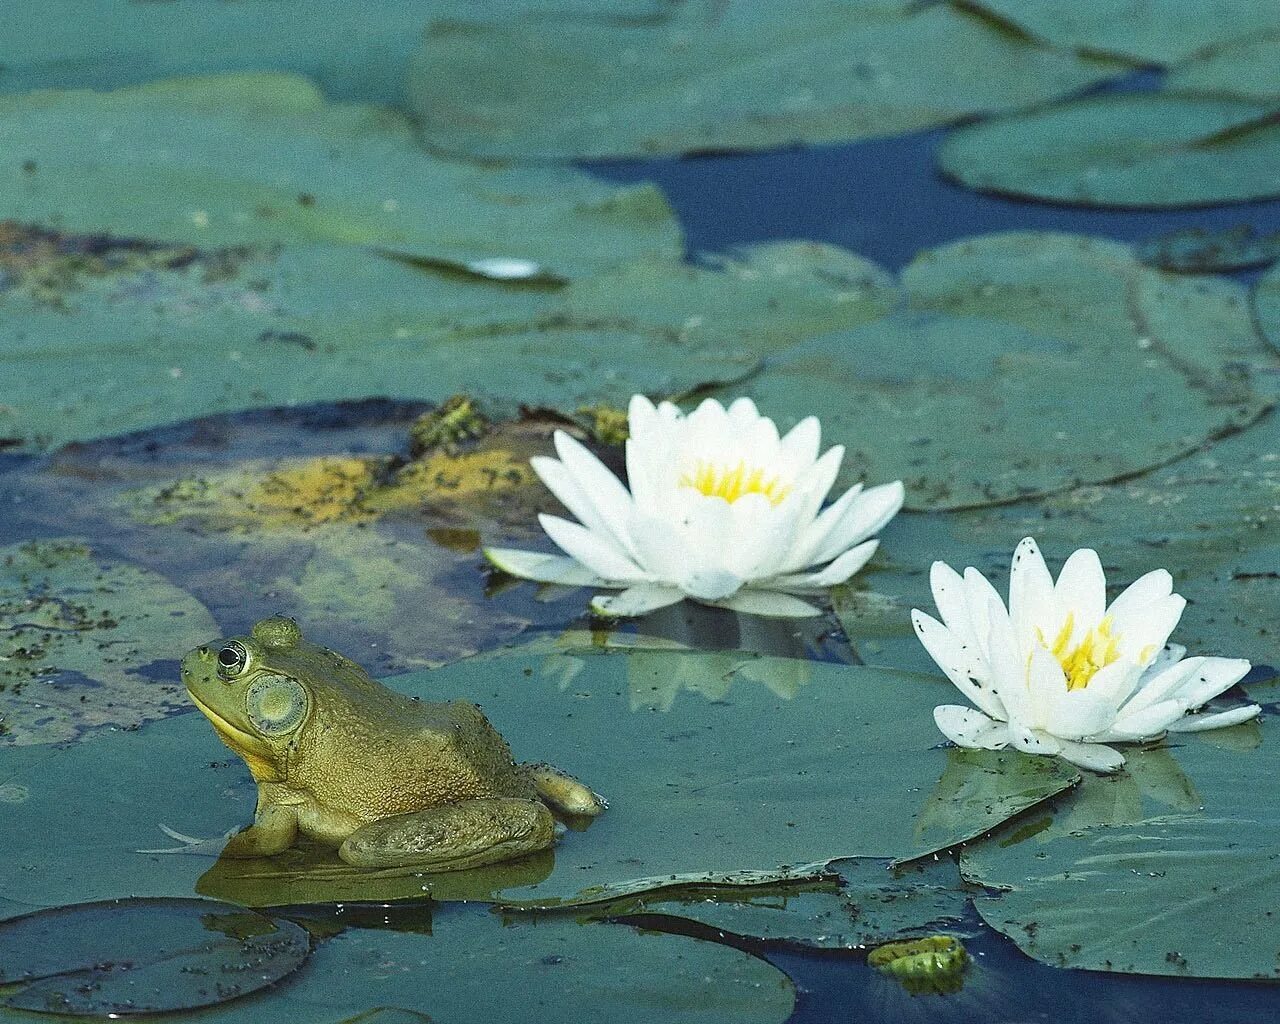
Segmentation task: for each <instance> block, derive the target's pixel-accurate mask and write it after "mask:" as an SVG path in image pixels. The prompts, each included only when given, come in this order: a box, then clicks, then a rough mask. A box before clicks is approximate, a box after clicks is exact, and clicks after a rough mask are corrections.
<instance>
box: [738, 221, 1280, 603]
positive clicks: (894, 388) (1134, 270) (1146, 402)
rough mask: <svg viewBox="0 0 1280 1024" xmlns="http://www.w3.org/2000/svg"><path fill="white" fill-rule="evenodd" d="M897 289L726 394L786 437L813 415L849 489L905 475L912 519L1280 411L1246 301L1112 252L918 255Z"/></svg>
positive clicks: (976, 243)
mask: <svg viewBox="0 0 1280 1024" xmlns="http://www.w3.org/2000/svg"><path fill="white" fill-rule="evenodd" d="M902 288H903V292H904V294H905V307H904V308H903V309H902V310H900V311H898V312H896V313H894V314H892V315H890V316H888V317H886V318H885V319H882V320H878V321H874V322H871V323H868V324H865V325H863V326H861V327H857V328H854V329H853V330H847V331H843V332H839V333H833V334H828V335H823V336H819V337H815V338H811V339H809V340H807V341H802V342H801V343H800V344H798V345H796V346H794V347H792V348H790V349H786V350H783V351H781V352H779V353H777V354H776V355H774V356H773V357H771V358H770V359H769V360H768V361H767V362H766V365H765V369H764V371H763V372H762V373H760V374H758V375H757V376H755V377H753V378H751V379H750V380H748V381H746V382H745V383H744V384H742V385H740V386H738V387H735V388H734V389H733V393H734V394H737V393H740V392H745V393H746V394H748V395H750V396H751V397H753V398H754V399H755V400H756V402H757V403H758V404H759V406H760V408H761V410H762V411H764V412H765V413H766V414H768V415H770V416H773V417H774V418H776V419H778V420H779V421H780V423H779V425H780V426H783V427H786V426H789V425H791V424H793V423H796V422H798V421H799V420H800V419H801V418H803V417H804V416H807V415H810V414H813V415H816V416H817V417H818V418H819V419H820V420H821V421H822V425H823V430H824V436H825V438H826V439H827V440H829V441H831V442H838V443H841V444H843V445H845V447H846V450H847V455H846V458H845V463H844V467H845V468H844V479H845V480H847V481H850V482H851V481H853V480H857V479H866V480H867V481H869V482H873V483H874V482H877V481H884V480H893V479H902V480H903V482H904V483H905V485H906V490H907V505H908V507H910V508H915V509H954V508H964V507H969V506H977V505H985V504H995V503H1001V502H1007V501H1012V500H1016V499H1020V498H1027V497H1031V496H1034V495H1037V494H1045V493H1050V492H1053V491H1059V490H1063V489H1065V488H1069V487H1072V486H1077V485H1080V484H1084V483H1101V482H1105V481H1108V480H1114V479H1118V478H1122V477H1127V476H1130V475H1132V474H1134V473H1137V472H1140V471H1143V470H1146V469H1150V468H1151V467H1153V466H1157V465H1160V464H1162V463H1165V462H1167V461H1169V460H1170V459H1173V458H1176V457H1178V456H1181V455H1184V454H1186V453H1187V452H1189V451H1192V450H1194V449H1195V448H1197V447H1199V446H1200V445H1202V444H1204V443H1205V442H1206V441H1207V440H1210V439H1212V438H1213V437H1216V436H1218V435H1220V434H1223V433H1227V432H1230V431H1233V430H1237V429H1239V428H1240V427H1242V426H1244V425H1247V424H1248V423H1250V422H1252V421H1253V420H1254V419H1255V418H1256V417H1257V416H1258V415H1259V413H1260V412H1261V411H1262V410H1263V409H1265V408H1266V407H1267V406H1268V405H1269V404H1270V403H1271V402H1272V401H1274V385H1273V384H1270V383H1268V377H1269V376H1273V375H1274V374H1275V371H1276V368H1277V366H1278V365H1280V362H1278V361H1277V359H1276V358H1275V355H1274V353H1272V352H1271V351H1270V350H1269V349H1268V348H1267V347H1266V346H1265V345H1264V344H1263V343H1262V342H1261V339H1259V338H1258V336H1257V332H1256V330H1255V329H1254V326H1253V323H1252V321H1251V319H1250V316H1249V310H1248V305H1247V302H1246V301H1245V293H1244V291H1243V290H1242V289H1241V288H1240V287H1239V286H1237V285H1235V284H1233V283H1229V282H1224V281H1217V280H1203V279H1187V278H1183V277H1178V276H1174V275H1168V274H1161V273H1159V272H1156V271H1152V270H1150V269H1148V268H1146V267H1143V266H1142V265H1141V264H1139V263H1138V262H1137V261H1136V260H1135V259H1134V257H1133V255H1132V253H1131V251H1130V250H1129V249H1128V248H1127V247H1125V246H1122V245H1118V244H1116V243H1111V242H1106V241H1101V240H1097V239H1090V238H1085V237H1080V236H1072V235H1058V234H1047V233H1018V234H1005V235H992V236H982V237H979V238H974V239H969V240H966V241H963V242H957V243H954V244H951V245H947V246H943V247H941V248H939V249H936V250H932V251H930V252H925V253H922V254H921V255H919V256H918V257H917V258H916V260H915V262H913V263H912V264H911V265H910V266H909V267H907V268H906V270H905V271H904V272H903V275H902ZM726 397H727V392H726ZM880 589H883V588H880Z"/></svg>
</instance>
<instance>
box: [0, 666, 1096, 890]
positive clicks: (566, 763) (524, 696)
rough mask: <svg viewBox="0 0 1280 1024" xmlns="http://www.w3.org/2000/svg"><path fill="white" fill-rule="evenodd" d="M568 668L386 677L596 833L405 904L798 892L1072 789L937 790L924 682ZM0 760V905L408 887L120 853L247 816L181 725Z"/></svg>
mask: <svg viewBox="0 0 1280 1024" xmlns="http://www.w3.org/2000/svg"><path fill="white" fill-rule="evenodd" d="M575 658H576V660H575V662H574V664H573V668H574V672H573V673H572V674H571V675H570V676H569V678H568V679H566V678H565V674H564V673H563V672H562V668H563V665H564V662H563V658H562V657H560V656H552V657H532V658H529V657H524V656H522V655H521V654H520V653H519V652H515V653H513V654H510V655H506V656H498V657H492V658H483V659H474V660H472V661H464V662H458V663H455V664H453V665H449V666H446V667H444V668H442V669H438V670H435V671H432V672H428V673H423V674H414V675H407V676H401V677H399V678H397V679H396V680H395V685H396V686H397V688H399V689H400V690H402V691H403V692H406V693H411V694H417V695H421V696H423V697H427V698H429V699H433V700H437V699H444V698H467V699H471V700H475V701H477V702H478V703H480V704H481V705H483V706H484V708H485V710H486V712H487V713H488V714H489V716H490V717H491V718H492V720H493V721H494V723H495V725H497V726H498V728H499V729H501V730H502V731H503V733H504V735H506V737H507V739H508V740H509V741H510V743H511V745H512V748H513V750H514V751H515V754H516V756H517V757H519V758H525V759H532V760H542V759H546V760H550V761H552V762H554V763H557V764H559V765H560V766H561V767H563V768H564V769H566V770H568V771H571V772H573V773H574V774H576V775H578V776H580V777H581V778H583V779H585V780H587V781H588V782H589V783H590V784H591V785H592V786H593V787H595V788H597V789H598V790H599V791H600V792H602V793H604V794H605V796H606V797H608V798H609V800H610V801H611V807H610V809H609V811H608V812H607V813H606V814H605V815H604V816H603V817H601V818H600V819H598V820H597V821H595V822H594V823H592V824H591V825H590V826H589V827H587V828H586V829H585V830H584V831H574V832H570V833H569V834H568V835H566V836H565V837H564V840H563V841H562V842H561V843H560V845H559V846H558V847H557V848H556V850H555V852H554V863H553V864H552V865H551V869H550V873H549V875H547V877H545V879H542V880H537V879H536V878H535V879H533V880H531V879H530V878H529V877H528V871H527V870H526V868H525V867H524V866H520V865H511V866H509V868H508V869H507V870H510V871H516V872H517V875H518V876H519V875H520V874H523V877H517V878H516V880H515V881H514V882H506V881H504V879H503V878H502V877H501V875H502V873H503V872H496V873H495V872H481V873H480V874H479V875H476V876H474V877H473V878H470V879H469V878H468V873H448V874H446V875H443V876H437V878H432V877H431V876H421V877H418V878H416V879H414V880H413V882H412V883H409V884H414V883H416V886H417V890H418V895H423V894H429V895H433V896H439V897H441V898H459V897H465V896H469V897H472V898H479V899H490V900H499V901H500V902H503V903H507V904H519V905H523V906H553V905H558V904H563V903H566V902H601V901H606V900H610V899H615V898H618V897H620V896H625V895H627V894H630V893H636V892H643V891H645V890H650V889H654V888H663V887H670V886H673V885H679V884H698V883H706V882H734V881H738V882H744V881H745V882H761V881H770V880H772V881H777V880H779V879H784V878H788V877H812V876H813V875H814V873H815V871H816V870H817V867H816V866H815V862H825V861H828V860H831V859H832V858H834V857H841V856H875V857H892V858H899V859H907V858H913V857H916V856H920V855H923V854H926V853H928V852H930V851H933V850H937V849H941V848H944V847H950V846H953V845H955V844H956V843H958V842H961V841H964V840H967V839H971V838H973V837H974V836H977V835H980V834H982V833H984V832H987V831H989V830H990V829H992V828H994V827H995V826H996V825H997V824H999V823H1000V822H1002V821H1004V820H1005V819H1007V818H1008V817H1010V816H1011V815H1015V814H1018V813H1020V812H1021V811H1024V810H1026V809H1027V808H1029V807H1032V806H1034V805H1035V804H1037V803H1038V802H1040V801H1042V800H1044V799H1046V798H1048V797H1050V796H1052V795H1054V794H1056V793H1059V792H1061V791H1063V790H1064V789H1066V788H1068V787H1070V786H1071V785H1073V784H1074V783H1075V782H1076V781H1077V779H1078V776H1077V775H1076V773H1075V772H1074V771H1073V770H1072V769H1071V768H1070V767H1069V766H1067V765H1064V764H1061V763H1058V762H1055V761H1052V760H1049V759H1045V758H1032V757H1027V756H1024V755H1021V754H1016V753H996V752H984V753H981V754H977V755H974V756H973V758H972V759H970V760H969V761H968V762H967V763H966V765H965V766H964V770H965V774H966V776H967V778H968V782H967V785H966V786H965V787H957V786H956V785H955V784H954V783H953V782H950V781H947V780H948V779H950V778H951V776H953V775H954V774H955V766H954V764H953V762H952V756H951V755H950V754H949V753H948V752H947V751H946V750H944V749H941V747H940V746H939V738H938V735H937V731H936V729H935V727H934V725H933V718H932V710H933V707H934V705H935V704H937V703H940V702H941V701H943V700H946V699H949V694H950V687H949V684H948V683H946V681H945V680H942V679H938V680H932V679H925V678H921V677H918V676H913V675H908V674H904V673H897V672H892V671H887V670H878V669H866V668H854V667H845V666H837V665H827V664H817V663H814V664H809V663H796V664H799V665H801V666H803V667H804V668H805V669H807V670H808V672H809V673H810V674H811V679H810V681H809V682H808V683H807V684H806V685H805V686H803V688H801V689H800V690H799V691H798V693H797V695H796V696H795V697H794V698H793V699H791V700H787V699H783V698H780V697H778V696H777V695H776V693H775V692H774V691H773V690H772V689H770V688H769V687H768V686H766V685H763V684H762V683H761V682H759V681H757V679H759V677H760V675H761V674H767V673H768V672H769V671H770V668H771V666H773V665H779V666H780V667H781V668H784V669H789V666H790V665H791V664H792V663H789V662H785V661H784V660H783V659H769V658H762V659H753V663H754V665H755V666H757V671H756V673H755V677H754V678H752V677H751V675H750V674H749V673H747V672H745V671H742V670H737V671H734V672H733V673H732V675H733V680H732V685H731V686H730V687H728V688H727V690H726V691H725V692H722V693H720V694H719V695H718V696H717V697H716V698H715V699H708V698H707V697H704V696H702V695H701V694H699V693H693V692H685V693H683V694H681V696H680V697H679V699H678V700H676V702H675V703H674V704H673V705H672V707H671V708H670V709H669V710H667V711H660V710H657V708H656V707H655V706H654V705H653V704H646V703H644V702H637V701H636V700H635V699H634V695H636V694H640V695H643V693H644V692H645V690H646V689H647V688H650V687H652V688H654V689H655V690H657V691H659V692H660V691H661V690H662V688H663V686H664V685H665V681H666V680H667V679H668V678H669V677H670V676H671V675H672V674H673V673H683V674H696V673H697V672H699V671H700V669H699V666H700V665H701V666H705V667H704V668H703V669H701V670H702V671H706V672H710V673H713V674H716V675H721V674H723V673H724V672H725V668H724V663H723V661H722V659H720V658H718V657H716V656H711V657H707V656H703V655H699V654H685V653H680V652H652V651H644V652H635V653H629V654H622V653H619V654H590V653H588V652H581V653H580V654H579V655H576V656H575ZM0 754H3V757H0V780H2V781H3V782H4V783H5V784H9V785H15V786H25V787H26V788H27V791H28V793H29V795H28V798H27V799H26V800H25V801H23V802H22V803H18V804H15V805H13V807H12V808H9V809H7V811H6V819H7V820H8V821H10V822H11V823H12V829H13V831H12V833H11V835H12V837H13V839H12V841H11V844H10V847H9V855H8V856H7V857H6V858H5V860H4V862H3V864H0V888H3V890H4V891H5V893H6V894H7V895H8V896H9V897H10V898H12V899H15V900H18V901H21V902H26V903H32V904H50V903H60V902H67V901H69V900H85V899H91V898H100V897H104V896H108V895H115V894H119V893H121V892H132V893H135V894H140V895H187V894H189V893H190V892H191V890H192V888H193V886H194V885H195V884H196V880H197V877H198V876H200V875H201V874H202V873H204V872H206V871H209V874H208V875H207V876H206V878H204V879H201V891H202V892H204V893H206V894H208V895H214V896H219V897H226V898H229V899H230V900H232V901H233V902H248V901H247V900H245V899H244V898H243V894H242V892H240V893H238V892H237V890H236V886H237V885H238V884H242V885H243V886H244V887H246V888H256V889H257V891H258V892H259V893H263V892H264V883H263V877H264V874H263V873H264V871H267V872H270V871H273V870H274V871H277V872H279V873H280V874H281V875H282V876H283V877H281V878H280V879H279V884H278V885H277V886H275V887H271V886H266V887H265V895H267V896H268V897H269V898H268V899H264V900H261V902H264V903H267V902H270V903H279V904H285V903H297V902H304V901H315V899H316V898H317V893H318V892H320V891H322V890H323V885H319V883H324V882H325V880H326V879H327V878H330V879H333V880H334V881H335V882H336V883H337V885H336V887H335V889H334V890H333V892H334V893H335V895H334V897H333V898H335V899H342V900H350V899H353V898H355V896H354V893H355V892H356V891H359V890H361V889H362V890H363V894H364V898H366V899H379V898H384V897H401V898H402V897H403V896H404V895H405V887H406V880H405V875H406V874H411V873H406V872H381V873H380V872H368V871H364V872H361V871H356V870H354V869H350V868H345V869H344V868H343V867H342V866H340V865H338V863H337V862H336V859H335V858H334V857H333V855H332V854H328V856H327V858H326V857H317V858H315V859H314V864H313V868H314V871H308V870H307V868H306V867H305V866H304V865H299V864H297V863H296V862H294V863H290V864H280V863H276V862H273V861H271V860H267V861H261V862H255V861H244V862H234V861H231V862H220V863H219V864H218V865H217V866H216V867H215V868H214V869H213V870H212V871H210V870H209V869H210V864H211V862H210V861H209V859H208V858H206V857H197V856H179V855H146V854H138V853H134V852H132V851H134V850H136V849H138V848H140V847H141V848H147V847H153V846H156V845H158V844H159V845H164V843H163V839H162V838H161V837H160V835H159V832H158V831H157V826H158V825H159V824H165V825H168V826H170V827H173V828H176V829H178V830H179V831H181V832H183V833H187V834H195V835H213V836H216V835H219V834H221V833H222V832H224V831H225V830H227V829H229V828H232V827H234V826H236V825H238V824H243V823H245V822H247V821H248V820H249V818H250V817H251V814H252V807H253V802H254V787H253V785H252V782H251V780H250V777H249V774H248V771H247V770H246V769H245V768H244V766H243V765H241V764H240V762H239V761H238V760H237V759H236V758H234V757H233V756H231V755H230V754H228V752H227V751H226V750H225V748H223V747H222V746H221V745H220V744H219V743H218V741H217V740H216V739H215V737H214V735H213V730H212V729H211V728H210V727H209V725H208V724H207V723H206V722H205V721H204V720H203V719H202V718H201V717H199V716H198V715H194V714H193V715H187V716H181V717H178V718H174V719H171V720H170V721H168V722H165V723H163V724H162V725H156V726H153V727H151V728H149V729H147V730H146V731H144V732H142V733H138V734H122V735H119V736H115V737H112V738H110V739H109V740H104V741H102V742H98V743H92V744H85V745H82V746H81V747H78V748H77V749H75V750H74V751H69V752H67V753H65V754H63V755H61V756H60V758H59V759H58V761H57V762H56V763H55V764H53V765H52V766H51V765H50V764H46V763H42V762H40V761H38V760H34V759H33V758H32V755H30V754H27V753H25V751H24V750H22V749H21V748H13V749H11V750H8V751H0ZM143 765H145V766H146V767H145V770H144V768H143ZM108 766H109V767H108ZM948 773H950V774H948ZM85 778H93V779H94V780H95V784H94V785H93V786H92V787H86V786H84V785H83V780H84V779H85ZM939 785H941V786H942V787H943V788H942V789H940V790H938V791H937V792H935V793H932V795H930V794H931V791H933V790H935V788H936V787H937V786H939ZM912 793H916V794H919V795H916V796H914V797H911V799H904V794H912ZM941 803H946V804H947V807H946V808H945V810H940V809H939V808H940V804H941ZM747 822H749V823H750V825H749V827H744V823H747ZM37 825H38V827H37ZM538 870H545V868H541V869H538ZM397 876H398V877H397ZM239 879H243V882H242V883H241V882H239V881H238V880H239ZM469 884H470V885H471V886H472V888H471V890H470V891H468V885H469ZM254 902H259V901H258V900H255V901H254Z"/></svg>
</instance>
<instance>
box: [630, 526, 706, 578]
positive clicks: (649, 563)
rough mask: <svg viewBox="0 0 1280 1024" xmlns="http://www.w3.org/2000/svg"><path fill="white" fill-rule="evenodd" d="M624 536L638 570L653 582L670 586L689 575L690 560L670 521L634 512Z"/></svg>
mask: <svg viewBox="0 0 1280 1024" xmlns="http://www.w3.org/2000/svg"><path fill="white" fill-rule="evenodd" d="M627 533H628V534H629V535H630V537H631V543H632V544H633V545H634V546H635V550H636V559H637V560H638V561H639V563H640V566H641V568H643V569H644V571H645V572H647V573H648V574H649V575H650V576H651V577H653V578H654V579H656V580H662V581H663V582H666V583H672V584H674V583H676V582H677V581H678V580H679V579H680V578H681V577H682V576H684V574H685V573H686V572H688V571H689V563H690V562H691V561H692V559H693V556H692V554H691V553H690V552H689V546H688V544H687V543H686V541H685V538H684V535H683V533H682V532H681V531H679V530H677V529H676V525H675V523H674V522H672V521H671V520H670V519H659V518H658V517H657V516H653V515H649V514H647V513H644V512H640V511H636V512H634V513H633V514H632V516H631V521H630V523H629V524H628V525H627Z"/></svg>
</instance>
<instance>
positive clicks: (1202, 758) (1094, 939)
mask: <svg viewBox="0 0 1280 1024" xmlns="http://www.w3.org/2000/svg"><path fill="white" fill-rule="evenodd" d="M1249 724H1250V725H1253V728H1254V731H1255V732H1256V730H1257V729H1258V726H1257V725H1256V724H1255V723H1249ZM1260 728H1261V742H1260V743H1256V742H1255V743H1254V744H1243V745H1242V744H1237V743H1229V742H1224V737H1229V734H1230V733H1235V732H1237V731H1240V730H1244V731H1245V732H1248V731H1249V730H1248V729H1246V728H1245V727H1239V726H1237V727H1236V728H1235V729H1233V730H1227V731H1224V732H1223V733H1220V734H1212V733H1211V734H1206V735H1205V737H1203V738H1202V737H1187V738H1185V739H1183V740H1182V741H1181V742H1179V743H1178V744H1177V745H1176V746H1175V747H1174V749H1173V751H1172V755H1173V759H1174V760H1176V766H1175V767H1176V768H1178V769H1180V770H1181V771H1180V773H1179V774H1181V773H1185V775H1184V781H1183V783H1182V784H1180V785H1178V786H1174V787H1169V786H1168V785H1165V784H1163V783H1162V784H1161V785H1160V786H1159V788H1156V789H1154V790H1153V789H1152V788H1151V787H1150V786H1145V785H1144V782H1145V780H1146V777H1147V776H1148V775H1154V776H1155V778H1157V779H1163V777H1165V776H1167V775H1168V774H1169V773H1168V770H1167V766H1166V767H1164V768H1161V767H1158V766H1156V767H1155V768H1154V771H1153V772H1149V771H1148V770H1147V768H1148V766H1147V765H1146V764H1145V763H1144V762H1145V761H1146V760H1147V759H1152V758H1154V759H1159V758H1167V757H1168V754H1167V753H1166V752H1165V751H1164V750H1153V751H1150V752H1142V751H1138V752H1135V753H1134V754H1133V755H1132V757H1131V759H1130V763H1129V765H1127V766H1126V769H1127V770H1126V773H1125V774H1122V775H1119V776H1117V777H1116V778H1114V779H1089V780H1088V782H1087V784H1086V785H1085V786H1084V787H1082V789H1081V791H1080V793H1079V802H1080V804H1081V806H1080V807H1077V806H1076V804H1075V802H1074V801H1073V800H1067V801H1064V802H1063V803H1062V804H1060V805H1055V807H1054V808H1053V809H1052V810H1051V811H1050V812H1049V813H1048V814H1047V815H1046V816H1045V818H1044V820H1043V821H1041V822H1038V823H1037V824H1036V826H1035V827H1028V828H1025V829H1024V830H1021V831H1020V830H1018V829H1014V828H1010V829H1006V830H1002V831H1000V832H998V833H996V835H995V836H993V837H991V839H989V840H986V841H983V842H981V843H978V844H974V845H971V846H970V847H968V848H966V850H965V851H964V853H963V856H962V861H961V866H962V869H963V871H964V873H965V875H966V877H969V878H971V879H973V880H975V881H979V882H981V883H982V884H984V885H988V886H992V887H995V888H999V889H1003V890H1005V891H1004V892H1003V894H1002V895H1001V896H999V897H998V898H993V899H990V900H984V899H977V900H975V905H976V906H977V908H978V912H979V913H980V914H981V915H982V916H983V918H984V919H985V920H986V921H987V923H988V924H990V925H991V926H992V927H993V928H996V929H998V930H999V931H1002V932H1004V934H1006V935H1008V936H1009V937H1010V938H1011V939H1012V940H1013V941H1014V942H1016V943H1017V944H1018V945H1019V946H1020V947H1021V948H1022V949H1023V951H1024V952H1026V953H1028V954H1029V955H1031V956H1033V957H1035V958H1036V959H1038V960H1042V961H1044V962H1045V963H1049V964H1053V965H1055V966H1062V967H1081V968H1087V969H1090V970H1105V971H1117V972H1121V973H1130V974H1162V975H1170V976H1175V977H1196V978H1271V979H1274V978H1276V977H1278V976H1280V923H1278V922H1277V921H1276V919H1275V915H1274V913H1273V912H1272V908H1273V907H1274V905H1275V902H1276V899H1277V897H1280V863H1278V862H1280V858H1278V857H1277V852H1276V843H1275V836H1276V829H1277V827H1280V802H1278V801H1277V799H1276V798H1275V795H1274V792H1273V788H1272V787H1270V786H1266V785H1261V786H1260V785H1251V784H1249V782H1248V781H1247V780H1251V779H1254V780H1257V779H1269V778H1271V777H1272V776H1274V774H1275V771H1276V764H1275V761H1276V751H1277V749H1280V748H1277V746H1276V743H1275V741H1276V736H1275V735H1274V733H1275V724H1274V722H1272V721H1271V720H1270V718H1268V719H1266V720H1264V721H1263V722H1262V723H1261V727H1260ZM1187 787H1193V788H1191V789H1190V792H1189V793H1188V792H1187ZM1126 791H1127V792H1126ZM1117 809H1120V811H1121V813H1116V812H1117ZM1090 819H1092V820H1090Z"/></svg>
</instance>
